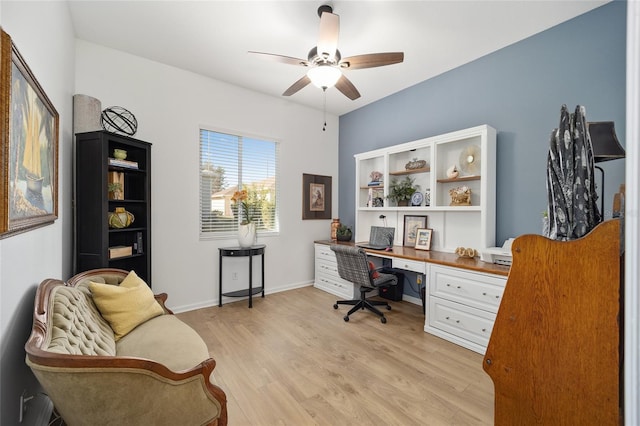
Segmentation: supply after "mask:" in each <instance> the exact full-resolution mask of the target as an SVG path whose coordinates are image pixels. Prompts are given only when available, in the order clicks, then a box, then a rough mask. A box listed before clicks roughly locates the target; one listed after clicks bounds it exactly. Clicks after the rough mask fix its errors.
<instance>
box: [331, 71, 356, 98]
mask: <svg viewBox="0 0 640 426" xmlns="http://www.w3.org/2000/svg"><path fill="white" fill-rule="evenodd" d="M336 89H338V90H339V91H341V92H342V94H343V95H345V96H346V97H347V98H349V99H351V100H352V101H354V100H356V99H358V98H359V97H360V92H358V89H356V86H354V85H353V83H352V82H351V81H350V80H349V79H348V78H347V77H345V76H344V74H343V75H342V77H340V79H339V80H338V82H337V83H336Z"/></svg>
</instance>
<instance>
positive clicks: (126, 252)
mask: <svg viewBox="0 0 640 426" xmlns="http://www.w3.org/2000/svg"><path fill="white" fill-rule="evenodd" d="M131 254H133V248H132V247H131V246H113V247H109V259H116V258H118V257H125V256H131Z"/></svg>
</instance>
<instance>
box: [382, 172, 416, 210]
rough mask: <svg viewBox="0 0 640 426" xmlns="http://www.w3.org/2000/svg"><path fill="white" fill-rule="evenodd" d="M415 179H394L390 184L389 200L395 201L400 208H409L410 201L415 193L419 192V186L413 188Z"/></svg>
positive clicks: (407, 177) (406, 177)
mask: <svg viewBox="0 0 640 426" xmlns="http://www.w3.org/2000/svg"><path fill="white" fill-rule="evenodd" d="M413 182H414V179H412V178H411V177H409V176H405V178H404V179H401V180H396V179H393V180H392V181H391V183H390V184H389V195H387V198H389V199H390V200H392V201H395V202H396V204H397V205H398V206H408V205H409V200H410V199H411V196H412V195H413V193H414V192H416V191H417V190H418V186H417V185H416V186H413Z"/></svg>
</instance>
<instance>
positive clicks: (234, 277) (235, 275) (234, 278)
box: [231, 272, 238, 280]
mask: <svg viewBox="0 0 640 426" xmlns="http://www.w3.org/2000/svg"><path fill="white" fill-rule="evenodd" d="M231 279H232V280H237V279H238V273H237V272H232V273H231Z"/></svg>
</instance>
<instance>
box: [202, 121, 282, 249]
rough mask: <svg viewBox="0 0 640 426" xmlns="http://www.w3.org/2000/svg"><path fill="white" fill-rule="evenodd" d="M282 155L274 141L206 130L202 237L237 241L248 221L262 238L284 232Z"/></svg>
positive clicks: (203, 149) (203, 157)
mask: <svg viewBox="0 0 640 426" xmlns="http://www.w3.org/2000/svg"><path fill="white" fill-rule="evenodd" d="M278 151H279V144H278V143H277V142H274V141H268V140H261V139H257V138H254V137H249V136H242V135H233V134H229V133H221V132H217V131H212V130H207V129H200V165H199V166H200V237H201V238H203V239H207V238H219V237H230V236H235V235H236V232H237V229H238V224H240V223H241V222H242V221H246V220H251V221H252V222H255V224H256V229H257V230H258V233H259V234H260V233H262V234H264V233H269V232H278V230H279V225H278V157H279V152H278ZM240 191H241V192H240ZM238 192H240V193H241V194H242V196H243V197H245V198H244V200H243V201H244V203H245V207H246V208H241V207H240V206H239V203H238V202H235V200H234V195H236V197H237V195H238V194H237V193H238ZM247 216H248V217H247Z"/></svg>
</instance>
